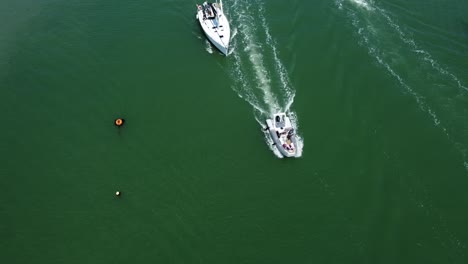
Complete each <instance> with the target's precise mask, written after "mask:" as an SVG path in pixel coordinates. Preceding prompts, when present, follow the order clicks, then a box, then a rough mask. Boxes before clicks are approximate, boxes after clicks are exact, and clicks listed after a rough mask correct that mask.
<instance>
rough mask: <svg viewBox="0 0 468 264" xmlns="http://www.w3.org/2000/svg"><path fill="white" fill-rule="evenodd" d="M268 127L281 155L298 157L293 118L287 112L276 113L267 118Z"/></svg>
mask: <svg viewBox="0 0 468 264" xmlns="http://www.w3.org/2000/svg"><path fill="white" fill-rule="evenodd" d="M266 125H267V127H266V129H265V130H268V131H269V133H270V136H271V139H272V140H273V142H274V143H273V145H276V147H277V148H278V150H279V152H280V153H281V155H283V156H284V157H296V155H297V153H298V152H297V142H296V134H295V130H294V127H293V125H292V123H291V119H289V117H288V116H287V115H286V113H276V114H274V115H273V118H272V119H267V120H266Z"/></svg>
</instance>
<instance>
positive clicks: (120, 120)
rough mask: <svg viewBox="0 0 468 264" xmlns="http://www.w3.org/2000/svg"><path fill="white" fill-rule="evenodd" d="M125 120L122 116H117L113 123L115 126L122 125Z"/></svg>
mask: <svg viewBox="0 0 468 264" xmlns="http://www.w3.org/2000/svg"><path fill="white" fill-rule="evenodd" d="M124 122H125V120H124V119H123V118H117V119H116V120H115V121H114V124H115V125H116V126H118V127H119V126H122V125H123V124H124Z"/></svg>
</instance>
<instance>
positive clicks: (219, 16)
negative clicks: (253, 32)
mask: <svg viewBox="0 0 468 264" xmlns="http://www.w3.org/2000/svg"><path fill="white" fill-rule="evenodd" d="M196 17H197V19H198V21H199V22H200V26H201V27H202V29H203V31H204V32H205V35H206V36H207V37H208V39H209V40H210V41H211V43H213V45H215V46H216V48H218V49H219V50H220V51H221V52H222V53H223V54H224V55H226V56H227V54H228V49H229V39H230V37H231V30H230V28H229V21H228V20H227V18H226V16H225V15H224V13H223V3H222V2H221V1H220V2H219V3H217V2H216V3H208V2H204V3H203V4H202V5H197V16H196Z"/></svg>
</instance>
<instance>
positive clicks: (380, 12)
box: [335, 0, 468, 172]
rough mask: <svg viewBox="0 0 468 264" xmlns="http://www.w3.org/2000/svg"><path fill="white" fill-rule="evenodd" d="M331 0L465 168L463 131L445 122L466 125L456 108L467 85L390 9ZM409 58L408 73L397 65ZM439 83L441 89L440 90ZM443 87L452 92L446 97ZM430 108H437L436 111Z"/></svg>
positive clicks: (363, 0)
mask: <svg viewBox="0 0 468 264" xmlns="http://www.w3.org/2000/svg"><path fill="white" fill-rule="evenodd" d="M335 4H336V6H337V8H338V10H341V11H343V12H344V13H345V15H346V16H347V17H348V18H349V19H350V21H351V25H352V26H353V27H354V29H355V30H356V34H357V35H358V42H359V44H360V45H361V46H364V47H365V48H367V50H368V54H369V55H370V56H371V57H373V58H374V59H375V60H376V61H377V63H378V64H379V65H380V66H382V67H383V68H384V69H385V70H386V71H387V72H388V74H390V75H391V76H392V77H394V78H395V80H396V81H397V83H398V84H399V86H400V87H401V88H403V89H404V91H405V92H406V93H408V94H409V95H411V96H412V97H413V98H414V100H415V101H416V103H417V105H418V107H419V108H420V109H421V111H423V112H425V113H426V114H428V116H429V117H430V118H431V119H432V122H433V124H434V126H436V127H438V128H440V129H441V131H442V132H443V133H444V135H445V136H446V137H447V139H448V140H449V141H450V142H451V143H452V145H453V146H454V148H455V149H457V150H458V151H459V153H460V155H461V156H462V159H463V167H464V168H465V170H466V171H467V172H468V155H467V152H468V151H467V144H468V142H466V138H467V137H466V135H463V132H460V131H456V130H455V128H454V127H450V126H448V125H447V124H457V123H458V124H464V125H465V126H466V125H468V124H467V122H466V120H465V119H464V118H460V117H464V116H465V115H464V114H463V113H460V112H459V111H460V110H459V109H464V107H462V104H464V102H466V99H467V98H466V97H467V92H468V88H467V86H466V85H465V84H464V83H463V81H462V80H461V79H460V78H459V77H457V76H456V75H455V74H454V73H452V72H451V71H450V70H449V69H448V67H446V66H444V65H442V63H440V62H438V61H437V60H436V59H435V58H434V57H433V56H432V55H431V53H430V52H429V51H427V50H425V49H423V48H422V47H421V46H420V45H419V44H417V43H416V41H415V40H414V39H412V38H411V37H409V35H410V34H409V33H406V32H405V29H403V28H402V27H401V26H400V25H399V24H398V23H397V22H396V19H395V18H394V16H393V14H392V13H391V12H389V11H388V10H386V9H384V8H382V7H380V6H379V5H377V4H375V3H374V1H372V0H336V1H335ZM402 47H403V48H402ZM400 54H401V55H400ZM411 62H412V63H413V64H414V62H416V63H417V64H418V65H413V66H414V67H412V69H414V70H413V71H415V74H412V75H409V74H408V72H406V71H404V67H399V66H401V65H405V64H407V63H411ZM410 66H411V65H410ZM402 76H406V78H404V77H402ZM447 84H448V85H447ZM418 87H425V88H424V89H421V88H418ZM440 87H443V88H444V89H445V91H441V89H440ZM447 90H450V92H451V94H455V95H456V96H454V97H447V95H446V93H447ZM444 93H445V94H444ZM434 109H437V113H436V110H434ZM457 109H458V110H457ZM463 111H464V110H463ZM460 133H462V134H460Z"/></svg>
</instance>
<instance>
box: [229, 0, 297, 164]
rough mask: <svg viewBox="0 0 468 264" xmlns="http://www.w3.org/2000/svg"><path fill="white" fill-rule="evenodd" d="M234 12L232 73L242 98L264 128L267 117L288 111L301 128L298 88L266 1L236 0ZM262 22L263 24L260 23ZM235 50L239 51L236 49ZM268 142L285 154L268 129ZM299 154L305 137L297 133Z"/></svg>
mask: <svg viewBox="0 0 468 264" xmlns="http://www.w3.org/2000/svg"><path fill="white" fill-rule="evenodd" d="M230 11H232V12H234V13H236V16H231V17H233V20H234V21H233V23H232V24H233V25H237V26H238V28H233V32H234V33H233V36H232V39H231V47H232V48H231V49H232V50H233V51H232V54H231V57H232V58H233V59H232V60H231V62H232V65H231V66H232V67H231V69H230V75H231V77H232V78H233V80H234V83H235V85H233V86H232V89H233V90H234V91H235V92H236V93H237V94H238V96H239V97H241V98H242V99H244V100H245V101H247V102H248V103H249V104H250V105H252V107H253V109H254V116H255V120H256V121H257V122H258V123H259V124H260V126H261V127H262V128H263V127H264V126H265V120H266V119H267V118H271V116H273V114H274V113H277V112H288V114H289V116H290V118H291V121H292V122H293V124H294V127H296V131H298V129H297V128H298V119H297V115H296V113H295V112H293V111H292V109H291V106H292V104H293V102H294V97H295V89H294V88H293V86H292V85H291V82H290V80H289V77H288V73H287V71H286V68H285V67H284V65H283V63H282V62H281V60H280V59H279V55H278V51H277V47H276V43H275V41H274V39H273V37H272V36H271V34H270V29H269V26H268V23H267V21H266V18H265V9H264V3H263V2H261V1H258V0H236V1H234V2H233V3H232V5H231V6H229V7H227V9H226V12H227V13H228V12H230ZM259 21H260V23H258V22H259ZM234 51H235V52H234ZM265 141H266V143H267V144H268V146H269V147H270V149H271V150H272V151H273V152H274V153H275V155H276V156H278V157H282V155H281V153H280V152H279V151H278V149H277V148H276V147H274V146H273V145H272V143H273V141H272V140H271V137H270V136H269V134H268V132H266V131H265ZM297 145H298V146H297V151H298V156H301V155H302V148H303V145H304V143H303V140H302V137H301V136H300V135H297Z"/></svg>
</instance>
